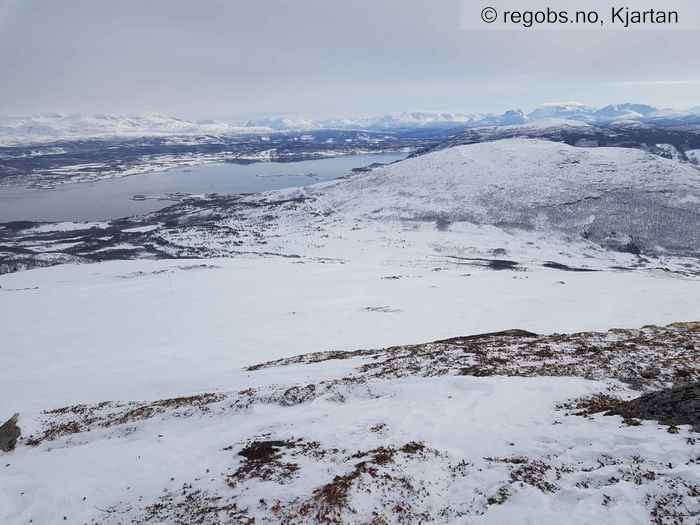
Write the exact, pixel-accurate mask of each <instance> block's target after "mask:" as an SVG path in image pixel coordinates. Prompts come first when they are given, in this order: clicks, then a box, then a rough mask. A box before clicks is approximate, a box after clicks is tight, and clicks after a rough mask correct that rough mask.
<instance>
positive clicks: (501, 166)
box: [0, 139, 700, 525]
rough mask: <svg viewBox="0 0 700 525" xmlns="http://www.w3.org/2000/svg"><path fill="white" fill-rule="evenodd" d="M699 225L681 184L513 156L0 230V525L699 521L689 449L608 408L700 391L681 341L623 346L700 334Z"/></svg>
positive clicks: (605, 167)
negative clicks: (5, 447) (7, 428)
mask: <svg viewBox="0 0 700 525" xmlns="http://www.w3.org/2000/svg"><path fill="white" fill-rule="evenodd" d="M699 206H700V178H699V177H698V172H697V170H695V169H694V168H691V167H689V166H688V165H684V164H681V163H679V162H676V161H673V160H667V159H663V158H660V157H657V156H654V155H650V154H647V153H643V152H640V151H635V150H623V149H613V148H594V149H589V148H574V147H571V146H566V145H562V144H557V143H552V142H546V141H536V140H522V139H514V140H503V141H498V142H492V143H484V144H474V145H469V146H460V147H455V148H451V149H447V150H442V151H438V152H434V153H430V154H427V155H423V156H420V157H415V158H412V159H408V160H405V161H402V162H399V163H396V164H393V165H390V166H387V167H383V168H378V169H376V170H374V171H372V172H369V173H360V174H356V175H352V176H349V177H347V178H345V179H342V180H337V181H333V182H329V183H323V184H318V185H314V186H309V187H306V188H302V189H293V190H283V191H277V192H268V193H264V194H255V195H227V196H221V195H219V196H217V195H209V196H206V195H202V196H198V197H197V198H192V199H186V200H184V201H183V202H182V203H179V204H177V205H174V206H172V207H169V208H166V209H164V210H161V211H158V212H154V213H151V214H148V215H146V216H143V217H133V218H129V219H121V220H115V221H111V222H100V223H84V224H77V223H57V224H41V225H39V224H32V223H29V224H26V223H21V224H20V223H15V224H4V225H0V258H1V259H0V262H2V264H3V266H2V268H3V270H4V271H8V272H9V271H12V272H13V273H6V274H4V275H0V311H1V312H2V320H3V335H2V348H3V351H2V353H1V356H0V368H2V371H3V380H2V381H0V419H4V418H5V414H7V415H8V416H9V415H10V414H12V413H14V412H16V411H18V412H20V419H19V424H20V426H21V427H22V430H23V438H22V440H21V441H20V442H19V445H18V447H17V449H16V450H14V451H12V452H8V453H0V458H1V459H0V461H2V463H1V464H2V465H3V467H2V482H1V483H0V522H1V523H9V524H11V525H14V524H15V523H17V524H19V523H28V522H30V520H31V522H32V523H53V522H54V521H55V520H56V519H58V520H59V521H60V522H70V523H72V522H75V523H90V524H118V523H132V524H147V523H167V524H171V523H172V524H178V525H179V524H183V525H184V524H189V523H201V524H205V525H206V524H211V525H214V524H217V523H222V522H223V523H240V524H250V523H252V522H253V521H252V520H253V519H254V520H255V523H281V522H284V523H290V524H294V523H298V524H302V523H329V522H331V523H333V522H335V523H363V524H365V523H373V524H375V525H379V524H386V523H419V522H434V523H509V522H530V523H546V524H548V523H552V524H556V523H563V522H567V523H580V524H587V523H591V522H600V523H608V522H615V523H629V524H633V523H645V522H649V521H651V520H656V521H657V522H659V523H671V522H673V523H681V524H685V523H688V524H692V523H693V520H695V521H697V520H696V518H697V516H698V512H700V506H699V505H698V499H697V486H698V484H700V470H699V469H698V464H697V458H698V453H699V452H698V441H697V434H696V433H694V432H693V431H692V430H691V428H690V427H688V426H686V425H684V424H680V425H679V426H673V427H668V426H666V425H659V424H657V423H656V422H655V421H651V420H647V421H637V420H627V421H626V422H625V421H623V420H622V418H620V417H617V416H603V415H601V414H600V413H599V412H600V411H601V410H602V408H601V406H602V407H607V406H609V404H610V403H615V402H619V401H620V400H621V399H630V398H633V397H636V396H638V395H639V394H641V393H642V392H644V391H647V390H653V389H658V388H662V387H666V386H669V385H672V384H677V383H682V382H684V381H690V380H694V381H697V380H698V378H699V377H700V376H699V375H698V374H699V373H700V372H699V370H698V368H697V361H698V351H699V350H700V333H698V332H693V331H692V330H691V329H688V328H686V327H667V328H661V327H658V326H657V327H653V326H646V327H645V328H643V329H638V327H640V326H644V325H665V324H667V323H671V322H673V321H679V320H690V319H700V262H699V261H698V258H697V254H698V249H699V247H700V242H698V238H697V235H698V231H700V227H699V226H700V225H699V224H698V216H699V210H698V207H699ZM609 248H614V249H613V250H610V249H609ZM640 252H641V253H640ZM187 258H191V259H187ZM145 259H149V260H145ZM155 259H158V260H155ZM87 262H92V263H98V264H75V263H87ZM59 263H70V264H59ZM52 264H58V265H57V266H54V267H53V268H34V269H32V270H29V271H16V270H21V269H22V268H24V267H32V266H41V265H52ZM38 312H40V313H41V315H40V317H38V314H37V313H38ZM513 328H519V329H523V330H527V331H528V332H515V333H509V334H505V335H503V334H501V335H493V334H492V335H486V336H479V337H477V338H470V337H465V336H469V335H473V334H477V333H483V332H490V331H500V330H508V329H513ZM611 328H614V329H611ZM590 330H597V331H602V333H581V332H582V331H590ZM531 332H536V333H538V334H551V335H545V336H541V337H540V336H536V335H535V334H533V333H531ZM561 332H574V333H572V334H570V335H563V334H561ZM446 338H450V339H449V340H444V339H446ZM437 339H443V340H442V341H437V342H434V343H427V344H417V343H425V342H426V341H435V340H437ZM407 345H408V346H407ZM329 351H330V352H329ZM338 351H348V353H340V352H338ZM298 354H307V355H305V356H303V357H298V358H293V357H292V356H295V355H298ZM275 359H281V361H278V362H273V363H265V364H261V365H259V366H251V365H255V364H256V363H261V362H263V361H269V360H275ZM242 367H247V368H245V369H244V368H242ZM67 405H74V406H70V407H66V406H67ZM593 409H596V410H593ZM594 412H595V413H594Z"/></svg>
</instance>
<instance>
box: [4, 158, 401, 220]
mask: <svg viewBox="0 0 700 525" xmlns="http://www.w3.org/2000/svg"><path fill="white" fill-rule="evenodd" d="M405 156H406V154H405V153H382V154H375V155H350V156H344V157H335V158H330V159H320V160H307V161H300V162H256V163H252V164H231V163H225V164H209V165H202V166H195V167H187V168H177V169H173V170H169V171H164V172H156V173H144V174H140V175H131V176H128V177H122V178H115V179H107V180H102V181H98V182H86V183H75V184H63V185H59V186H58V187H56V188H53V189H35V188H26V187H6V188H2V189H0V222H8V221H95V220H106V219H114V218H118V217H126V216H130V215H137V214H140V213H147V212H150V211H154V210H157V209H160V208H164V207H166V206H169V205H171V204H173V201H172V200H159V199H153V198H150V197H153V196H158V195H165V194H168V193H176V192H181V193H194V194H201V193H252V192H260V191H268V190H277V189H282V188H290V187H296V186H307V185H309V184H314V183H316V182H321V181H327V180H332V179H336V178H338V177H342V176H345V175H349V174H350V173H351V170H352V169H353V168H359V167H363V166H367V165H369V164H372V163H374V162H381V163H388V162H394V161H396V160H400V159H403V158H404V157H405ZM138 195H145V196H147V197H149V198H148V199H146V200H134V199H133V198H132V197H134V196H138Z"/></svg>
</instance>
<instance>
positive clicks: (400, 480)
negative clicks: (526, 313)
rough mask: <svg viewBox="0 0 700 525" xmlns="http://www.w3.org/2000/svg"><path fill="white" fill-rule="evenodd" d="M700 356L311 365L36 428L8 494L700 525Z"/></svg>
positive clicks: (271, 511) (349, 359)
mask: <svg viewBox="0 0 700 525" xmlns="http://www.w3.org/2000/svg"><path fill="white" fill-rule="evenodd" d="M699 354H700V330H698V325H697V323H674V325H670V326H667V327H659V326H646V327H643V328H640V329H611V330H608V331H606V332H581V333H574V334H552V335H536V334H534V333H531V332H528V331H525V330H507V331H503V332H494V333H487V334H479V335H472V336H464V337H454V338H450V339H445V340H440V341H434V342H429V343H422V344H416V345H403V346H394V347H388V348H383V349H366V350H357V351H351V352H335V351H329V352H317V353H311V354H305V355H301V356H297V357H292V358H287V359H282V360H278V361H272V362H268V363H262V364H259V365H253V366H250V367H248V371H249V380H250V385H251V386H249V387H247V388H243V389H241V390H237V391H233V392H210V393H199V394H193V395H187V396H182V397H176V398H171V399H164V400H159V401H144V402H117V401H110V402H102V403H98V404H82V405H76V406H70V407H65V408H59V409H52V410H46V411H45V412H43V413H42V414H41V415H40V416H39V417H37V418H36V419H35V420H34V421H32V420H31V419H28V418H26V417H25V418H22V421H21V422H22V423H23V427H25V426H26V427H27V429H28V433H27V436H25V437H23V438H21V439H20V441H19V443H18V448H17V449H16V450H15V451H14V452H12V453H11V454H12V455H9V454H8V456H7V457H8V467H7V468H6V474H7V476H8V480H9V484H8V488H7V491H8V494H9V493H11V492H12V491H13V490H17V491H18V493H17V497H18V498H19V497H25V498H26V497H28V496H29V494H26V493H25V492H24V491H22V493H23V494H24V495H22V496H20V495H19V493H20V490H19V489H20V487H22V486H25V484H26V483H23V482H21V481H20V480H22V479H26V476H29V477H30V478H34V479H40V476H43V475H44V470H46V471H47V472H50V471H51V470H53V471H60V472H63V473H65V474H66V475H69V476H76V486H77V487H79V488H80V487H82V490H83V491H84V492H85V493H84V494H81V496H80V497H78V498H77V500H76V501H77V502H76V501H72V500H71V498H68V499H67V500H64V501H63V502H62V504H64V505H65V508H62V509H61V510H60V512H62V513H64V514H65V515H66V516H67V518H69V519H76V520H81V522H86V521H87V522H90V523H182V524H184V523H205V524H214V523H280V522H282V523H377V524H378V523H420V522H425V521H430V522H438V523H448V522H452V521H454V520H455V519H460V518H468V519H472V520H476V521H484V522H489V521H493V522H503V521H504V520H505V521H508V520H509V519H511V520H512V519H515V518H514V517H515V516H520V517H521V518H522V517H523V516H524V517H525V518H526V519H542V520H544V519H545V518H546V517H547V516H549V518H547V519H549V520H550V521H551V520H552V519H554V520H557V519H564V517H565V515H566V514H567V513H573V518H574V519H578V520H579V521H581V520H585V519H589V518H590V517H591V516H594V517H597V518H599V519H603V520H619V521H620V522H630V521H631V519H630V516H632V517H633V518H634V519H635V520H637V521H639V520H642V521H650V522H653V523H693V522H694V521H693V520H695V519H697V516H698V515H699V514H698V513H699V512H700V501H699V497H700V488H699V487H700V468H699V467H698V464H697V461H698V459H697V458H698V455H699V454H698V453H699V452H700V451H699V450H698V445H697V435H696V434H695V433H694V432H693V425H695V430H697V428H698V427H697V423H698V420H697V415H698V406H700V399H699V396H698V391H699V390H700V389H699V388H698V385H699V384H700V369H699V368H698V362H700V355H699ZM310 378H313V380H311V381H309V379H310ZM669 388H670V390H668V389H669ZM654 392H656V393H654ZM667 392H668V393H667ZM679 392H680V393H681V394H679ZM640 394H642V397H641V398H639V399H637V400H634V401H628V400H630V399H633V398H637V397H639V396H640ZM679 395H681V396H682V400H683V403H681V404H678V403H675V404H674V403H670V402H659V403H655V399H661V400H662V401H663V400H666V401H668V399H667V398H668V397H669V396H671V398H673V399H677V398H678V396H679ZM674 407H675V408H674ZM674 410H676V411H677V412H678V413H677V414H674V413H672V412H673V411H674ZM669 411H670V412H669ZM605 413H608V414H610V413H619V414H622V415H623V416H624V419H623V418H619V417H606V416H605V415H603V414H605ZM657 419H658V420H660V424H661V426H659V423H657V422H656V420H657ZM25 423H26V424H25ZM666 425H670V426H666ZM685 425H691V426H687V427H686V426H685ZM56 449H60V450H61V451H62V452H61V453H60V454H54V453H49V452H51V451H53V450H56ZM184 450H187V453H186V454H184V455H183V452H184ZM10 459H11V462H10V461H9V460H10ZM176 459H177V461H175V460H176ZM86 461H87V462H89V463H90V464H91V467H90V468H91V469H92V468H97V469H98V472H99V473H98V474H96V475H97V476H98V478H99V479H100V483H103V484H105V486H107V487H111V489H109V490H106V489H103V490H101V491H100V492H99V493H98V492H95V491H94V489H90V488H89V487H90V486H92V485H91V484H90V483H88V484H84V485H83V484H81V483H80V479H79V476H80V472H81V471H82V469H83V465H85V463H86ZM93 463H94V465H93ZM56 469H58V470H56ZM135 472H149V476H147V477H144V476H143V475H138V476H135V474H134V473H135ZM15 474H16V476H15ZM37 483H38V485H39V486H40V485H41V483H39V482H37ZM125 487H128V488H125ZM25 490H26V489H25ZM35 490H36V491H39V492H40V491H41V489H40V488H35V489H32V491H35ZM36 495H37V494H36V493H34V496H36ZM75 496H76V497H77V494H75ZM81 498H83V499H81ZM35 501H40V500H35ZM574 502H576V503H575V504H574ZM59 506H60V505H59ZM42 511H44V512H46V509H42V507H41V505H40V504H37V505H34V506H29V507H24V508H23V510H21V511H18V513H19V514H17V516H21V517H22V518H23V519H24V518H28V519H33V518H32V516H35V517H36V516H40V515H41V513H42ZM552 516H553V517H552ZM519 519H520V518H519ZM35 521H36V520H35ZM545 522H546V521H545Z"/></svg>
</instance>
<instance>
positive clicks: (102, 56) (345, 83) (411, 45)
mask: <svg viewBox="0 0 700 525" xmlns="http://www.w3.org/2000/svg"><path fill="white" fill-rule="evenodd" d="M513 1H515V0H513ZM517 3H518V6H522V5H523V2H521V1H519V2H517ZM553 3H555V2H553ZM459 14H460V4H459V1H457V0H442V1H439V2H425V1H410V0H404V1H401V2H400V1H395V0H374V1H369V0H360V1H353V2H339V1H318V0H295V1H291V0H290V1H285V0H260V1H223V0H221V1H220V0H208V1H207V0H200V1H197V2H195V1H182V0H167V1H166V0H152V1H149V2H144V1H142V0H139V1H134V0H122V1H121V2H108V1H106V0H62V1H61V2H55V1H50V0H43V1H41V0H23V1H22V2H16V1H7V0H6V1H4V2H3V1H2V0H0V68H1V69H2V71H3V72H4V74H3V77H4V78H3V82H2V83H1V84H0V113H4V114H26V113H33V112H39V111H82V112H125V113H139V112H143V111H160V112H163V113H171V114H176V115H182V116H184V117H188V118H198V117H228V116H234V115H245V114H255V113H282V112H284V113H300V114H309V115H313V116H321V115H328V116H339V115H343V114H358V113H384V112H393V111H401V110H411V109H424V110H455V111H499V110H503V109H506V108H508V107H511V106H522V107H525V108H528V107H532V106H534V105H537V104H539V103H541V102H545V101H549V100H561V99H566V100H570V99H576V100H580V101H582V102H586V103H590V104H605V103H608V102H618V101H626V100H635V101H641V102H648V103H654V104H659V105H664V106H676V107H684V106H692V105H697V104H698V103H700V101H698V100H697V98H695V95H694V93H695V92H696V91H697V89H696V86H695V85H694V84H693V83H694V82H697V81H699V80H700V74H698V73H697V71H700V56H699V55H698V54H697V53H694V52H693V51H692V50H694V49H695V48H696V47H697V44H698V37H697V33H695V32H692V31H676V30H670V31H651V32H598V33H596V32H591V31H570V32H569V31H558V32H551V31H536V30H535V31H517V32H514V31H508V32H507V33H504V32H503V31H488V30H462V29H460V21H459ZM659 82H665V84H664V85H663V86H661V85H660V84H658V83H659Z"/></svg>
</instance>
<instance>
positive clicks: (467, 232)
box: [0, 139, 700, 272]
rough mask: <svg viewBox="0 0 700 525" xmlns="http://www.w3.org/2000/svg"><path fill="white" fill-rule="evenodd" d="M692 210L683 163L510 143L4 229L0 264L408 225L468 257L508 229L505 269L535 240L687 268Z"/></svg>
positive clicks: (696, 229) (584, 254) (240, 246)
mask: <svg viewBox="0 0 700 525" xmlns="http://www.w3.org/2000/svg"><path fill="white" fill-rule="evenodd" d="M699 206H700V173H699V172H698V171H697V170H696V169H695V168H693V167H690V166H689V165H687V164H684V163H680V162H677V161H673V160H667V159H664V158H661V157H658V156H655V155H651V154H648V153H644V152H641V151H638V150H633V149H622V148H576V147H571V146H567V145H565V144H558V143H553V142H547V141H537V140H522V139H513V140H503V141H496V142H489V143H480V144H473V145H467V146H459V147H454V148H449V149H445V150H440V151H437V152H433V153H429V154H426V155H422V156H419V157H414V158H411V159H407V160H404V161H401V162H398V163H395V164H392V165H389V166H385V167H382V168H378V169H375V170H373V171H371V172H370V173H361V174H354V175H352V176H349V177H347V178H345V179H340V180H336V181H333V182H328V183H322V184H317V185H312V186H307V187H304V188H296V189H290V190H282V191H275V192H267V193H262V194H255V195H200V196H197V197H193V198H183V201H182V202H181V203H180V204H176V205H174V206H171V207H168V208H165V209H163V210H160V211H156V212H153V213H150V214H147V215H144V216H141V217H132V218H129V219H120V220H117V221H111V222H105V223H104V224H102V225H101V226H100V227H98V228H96V227H93V226H92V225H85V226H83V227H81V226H80V225H79V224H77V225H74V226H72V227H71V228H69V230H70V231H66V228H64V227H63V226H56V227H53V226H51V225H43V226H41V227H39V228H37V227H36V225H34V224H32V223H16V224H7V225H5V226H3V227H2V229H0V264H1V265H2V270H3V271H4V272H8V271H13V270H14V269H21V268H27V267H32V266H43V265H51V264H56V263H61V262H81V261H84V262H87V261H102V260H109V259H115V258H127V259H133V258H166V257H212V256H228V255H236V254H241V253H260V254H269V253H272V254H279V255H284V256H295V257H331V258H332V257H337V255H336V253H337V250H338V245H340V246H341V247H342V250H343V251H347V250H350V249H351V248H350V247H351V246H353V245H354V244H353V243H352V242H350V241H348V242H341V241H340V240H341V239H346V240H347V239H351V238H356V239H357V242H362V241H361V239H372V238H375V237H374V236H375V235H376V234H377V233H376V232H377V231H380V230H386V231H388V232H391V233H386V234H382V236H387V235H388V236H390V237H392V238H394V239H396V242H405V233H404V231H405V230H406V229H407V228H413V229H416V230H421V231H423V232H425V236H426V239H428V242H430V241H429V239H430V236H431V235H434V231H435V229H436V228H437V229H443V230H449V232H450V233H449V235H448V234H446V235H445V237H446V238H448V239H450V240H451V242H452V243H454V244H455V245H458V244H459V243H464V245H465V246H474V248H473V249H471V250H470V253H471V254H472V255H473V256H475V257H482V258H483V257H488V256H489V254H490V250H493V249H497V248H499V247H498V246H493V245H492V244H497V242H495V241H494V242H493V243H492V242H490V241H485V240H484V239H488V237H489V235H490V236H492V237H493V238H500V237H502V236H503V235H511V236H513V238H515V239H520V240H521V241H520V242H519V244H520V245H521V248H520V249H519V250H518V252H517V256H518V259H516V263H517V262H518V261H523V260H530V261H535V262H537V263H543V262H547V261H550V260H551V259H550V256H551V254H550V252H549V250H548V251H547V252H546V254H547V255H544V254H545V252H544V251H542V250H541V249H537V248H536V247H535V246H537V245H540V244H542V243H543V244H546V245H547V246H550V247H551V246H560V248H559V249H558V251H560V252H566V253H569V254H572V255H571V257H572V260H573V261H575V263H576V264H583V265H585V266H592V267H598V266H600V265H603V266H604V267H607V266H617V267H627V268H630V267H634V268H656V267H667V268H671V267H672V268H674V269H677V270H679V269H681V268H685V269H684V270H682V271H687V272H693V271H696V269H697V267H698V258H697V257H698V255H699V254H700V209H699ZM487 228H490V230H489V231H490V232H491V233H488V234H487V233H484V232H485V231H486V229H487ZM472 237H475V238H474V239H473V240H472ZM538 239H542V241H539V240H538ZM528 243H529V244H528ZM556 251H557V250H554V253H556ZM451 254H452V255H463V253H461V252H460V250H456V249H453V250H452V252H451ZM502 258H503V257H502ZM674 258H675V259H674ZM679 258H680V259H679ZM681 259H682V260H681Z"/></svg>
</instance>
